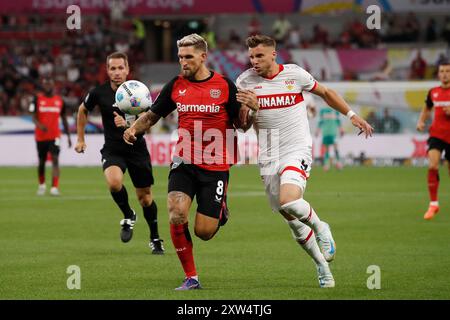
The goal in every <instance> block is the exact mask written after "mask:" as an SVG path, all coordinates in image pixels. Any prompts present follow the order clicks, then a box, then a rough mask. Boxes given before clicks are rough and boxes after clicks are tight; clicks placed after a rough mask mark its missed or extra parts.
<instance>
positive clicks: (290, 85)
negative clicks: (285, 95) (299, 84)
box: [284, 80, 295, 90]
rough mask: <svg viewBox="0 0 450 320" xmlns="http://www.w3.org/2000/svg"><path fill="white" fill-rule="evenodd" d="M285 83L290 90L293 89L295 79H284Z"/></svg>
mask: <svg viewBox="0 0 450 320" xmlns="http://www.w3.org/2000/svg"><path fill="white" fill-rule="evenodd" d="M284 84H285V85H286V88H287V89H288V90H293V89H294V88H295V80H286V81H284Z"/></svg>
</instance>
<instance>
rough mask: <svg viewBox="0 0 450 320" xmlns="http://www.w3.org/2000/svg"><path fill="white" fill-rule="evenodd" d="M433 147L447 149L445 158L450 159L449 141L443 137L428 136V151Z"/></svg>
mask: <svg viewBox="0 0 450 320" xmlns="http://www.w3.org/2000/svg"><path fill="white" fill-rule="evenodd" d="M431 149H436V150H439V151H440V152H443V151H445V159H447V161H450V143H447V142H445V141H443V140H441V139H438V138H435V137H429V138H428V151H430V150H431Z"/></svg>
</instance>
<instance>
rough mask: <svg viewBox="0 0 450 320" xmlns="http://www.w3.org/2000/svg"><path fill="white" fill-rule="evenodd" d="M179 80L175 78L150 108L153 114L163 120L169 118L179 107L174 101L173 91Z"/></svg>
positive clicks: (163, 89)
mask: <svg viewBox="0 0 450 320" xmlns="http://www.w3.org/2000/svg"><path fill="white" fill-rule="evenodd" d="M177 79H178V77H175V78H173V79H172V80H170V81H169V82H168V83H167V84H166V85H165V86H164V87H163V88H162V90H161V92H160V93H159V95H158V97H157V98H156V100H155V102H153V104H152V106H151V107H150V110H151V111H152V112H154V113H156V114H157V115H159V116H161V117H163V118H165V117H167V116H168V115H169V114H171V113H172V111H174V110H175V109H176V108H177V105H176V104H175V102H174V101H173V100H172V90H173V86H174V84H175V82H176V81H177Z"/></svg>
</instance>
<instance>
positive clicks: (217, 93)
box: [209, 89, 222, 99]
mask: <svg viewBox="0 0 450 320" xmlns="http://www.w3.org/2000/svg"><path fill="white" fill-rule="evenodd" d="M221 94H222V91H220V89H211V90H209V95H210V96H211V98H214V99H217V98H219V97H220V95H221Z"/></svg>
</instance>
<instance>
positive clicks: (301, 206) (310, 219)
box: [281, 198, 323, 234]
mask: <svg viewBox="0 0 450 320" xmlns="http://www.w3.org/2000/svg"><path fill="white" fill-rule="evenodd" d="M281 210H283V211H284V212H287V213H289V214H291V215H293V216H294V217H296V218H297V219H298V220H300V222H303V223H304V224H306V225H307V226H308V227H310V228H311V229H313V230H314V232H315V233H316V234H318V233H319V232H320V231H321V230H322V227H323V226H322V223H321V221H320V219H319V217H318V216H317V214H316V212H315V211H314V209H313V208H312V207H311V205H310V204H309V203H308V202H307V201H305V199H303V198H302V199H298V200H295V201H291V202H288V203H286V204H284V205H282V206H281Z"/></svg>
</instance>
